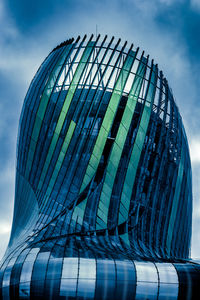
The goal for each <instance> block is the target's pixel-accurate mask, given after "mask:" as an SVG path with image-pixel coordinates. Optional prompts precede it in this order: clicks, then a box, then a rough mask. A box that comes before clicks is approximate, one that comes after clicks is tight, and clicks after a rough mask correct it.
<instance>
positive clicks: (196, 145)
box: [190, 136, 200, 167]
mask: <svg viewBox="0 0 200 300" xmlns="http://www.w3.org/2000/svg"><path fill="white" fill-rule="evenodd" d="M190 155H191V161H192V163H193V164H196V163H198V164H200V136H196V137H193V139H192V140H191V142H190ZM199 167H200V166H199Z"/></svg>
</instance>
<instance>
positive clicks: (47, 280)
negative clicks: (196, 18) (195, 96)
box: [0, 36, 200, 300]
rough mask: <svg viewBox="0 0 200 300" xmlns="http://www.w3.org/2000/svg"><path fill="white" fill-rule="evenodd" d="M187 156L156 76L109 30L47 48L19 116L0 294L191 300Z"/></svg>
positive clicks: (194, 276)
mask: <svg viewBox="0 0 200 300" xmlns="http://www.w3.org/2000/svg"><path fill="white" fill-rule="evenodd" d="M191 222H192V184H191V164H190V157H189V151H188V144H187V138H186V135H185V131H184V127H183V124H182V120H181V116H180V113H179V111H178V108H177V105H176V104H175V102H174V98H173V95H172V91H171V89H170V88H169V86H168V82H167V80H166V79H165V77H164V76H163V73H162V72H161V71H159V70H158V67H157V65H156V64H155V63H154V61H153V60H150V59H149V56H146V55H145V54H144V52H140V50H139V49H138V48H137V49H134V48H133V45H131V46H130V47H129V48H127V42H125V43H121V41H120V40H116V41H115V42H114V38H111V40H109V39H108V38H107V36H105V37H104V38H102V39H101V38H100V36H97V37H96V38H94V37H93V36H91V37H90V38H89V39H87V38H86V36H84V37H83V39H80V37H78V38H77V39H76V40H74V39H71V40H67V41H65V42H64V43H62V44H60V45H59V46H58V47H56V48H55V49H54V50H53V51H52V52H51V53H50V54H49V55H48V57H47V58H46V59H45V61H44V62H43V63H42V65H41V67H40V68H39V70H38V71H37V73H36V75H35V77H34V78H33V81H32V83H31V85H30V88H29V90H28V92H27V95H26V98H25V101H24V105H23V109H22V113H21V117H20V124H19V136H18V147H17V167H16V191H15V207H14V216H13V226H12V232H11V237H10V242H9V245H8V248H7V251H6V253H5V255H4V258H3V260H2V262H1V268H0V299H3V300H7V299H60V300H61V299H91V300H92V299H99V300H112V299H113V300H118V299H119V300H121V299H122V300H126V299H199V295H200V284H199V283H200V266H199V265H198V264H197V263H196V262H194V261H192V260H191V259H190V240H191Z"/></svg>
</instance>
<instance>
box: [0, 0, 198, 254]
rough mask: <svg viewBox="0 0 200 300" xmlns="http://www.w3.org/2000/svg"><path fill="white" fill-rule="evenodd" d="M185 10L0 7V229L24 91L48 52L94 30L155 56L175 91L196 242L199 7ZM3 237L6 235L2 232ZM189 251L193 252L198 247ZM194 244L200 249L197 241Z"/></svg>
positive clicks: (155, 2) (170, 1)
mask: <svg viewBox="0 0 200 300" xmlns="http://www.w3.org/2000/svg"><path fill="white" fill-rule="evenodd" d="M19 2H20V4H19ZM190 6H191V7H192V8H193V10H192V11H191V10H190V9H189V8H190V7H189V4H187V1H184V0H152V1H149V0H144V1H141V0H126V1H114V0H110V1H108V0H102V1H101V2H100V1H91V0H87V1H80V0H76V1H70V0H69V1H66V2H65V3H64V2H63V1H61V0H58V1H56V2H55V1H53V0H49V1H46V0H44V1H42V2H41V1H39V0H36V1H34V2H33V1H25V0H20V1H5V0H4V1H1V2H0V33H1V34H0V90H1V94H0V115H1V119H0V144H1V148H0V199H1V201H0V219H2V218H3V219H2V222H3V223H2V224H8V223H9V222H11V220H12V209H13V197H14V172H15V170H14V161H15V145H16V135H17V127H18V119H19V113H20V108H21V105H22V101H23V98H24V96H25V93H26V90H27V89H28V85H29V83H30V81H31V79H32V77H33V75H34V74H35V72H36V70H37V68H38V67H39V65H40V64H41V62H42V61H43V59H44V58H45V56H46V55H47V54H48V53H49V51H51V49H52V48H54V47H55V46H56V45H57V44H58V43H60V42H62V41H63V40H65V39H67V38H68V37H72V36H75V37H76V36H77V35H79V34H81V35H82V36H83V34H84V33H88V34H90V33H92V32H93V33H95V30H96V25H97V26H98V32H99V33H101V34H102V35H103V34H107V33H108V35H109V36H110V37H111V36H112V35H115V36H116V39H117V38H118V37H121V38H122V41H125V40H126V39H127V40H128V41H129V45H130V43H132V42H134V44H135V46H136V47H137V46H140V47H141V50H143V49H145V51H146V52H145V53H146V54H150V57H151V58H155V62H156V63H158V65H159V68H160V69H162V70H163V73H164V75H165V76H166V78H167V79H168V82H169V85H170V86H171V87H172V90H173V93H174V96H175V98H176V101H177V103H178V106H179V108H180V112H181V115H182V116H183V121H184V124H185V127H186V132H187V135H188V138H189V142H190V144H191V158H192V163H193V186H194V188H193V190H194V213H195V221H194V237H196V236H197V235H198V232H197V231H198V227H197V226H198V224H199V223H198V222H199V220H200V213H197V212H199V207H200V205H199V198H200V197H199V195H200V191H199V189H198V188H197V187H198V184H199V181H198V176H199V173H198V171H197V167H196V165H197V164H199V160H200V154H199V153H200V149H199V147H200V142H199V138H198V132H199V127H200V124H199V115H200V106H199V104H198V101H199V66H200V58H199V49H200V45H199V42H198V38H197V31H198V28H199V27H198V26H197V25H198V24H199V23H198V22H199V21H198V18H197V16H196V14H195V12H194V10H195V8H200V0H199V1H198V0H192V1H191V2H190ZM105 12H106V13H105ZM5 87H6V89H5ZM8 104H9V105H8ZM4 174H6V176H5V177H4ZM199 185H200V184H199ZM8 220H9V221H8ZM0 226H1V224H0ZM2 228H3V227H2ZM7 228H8V227H7ZM0 232H1V231H0ZM2 235H4V237H5V236H6V233H5V234H3V233H2ZM1 241H3V240H1ZM193 245H194V246H193V247H195V243H193ZM197 245H198V247H199V245H200V238H199V242H198V243H197ZM196 247H197V246H196ZM195 251H196V250H195Z"/></svg>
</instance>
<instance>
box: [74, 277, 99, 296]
mask: <svg viewBox="0 0 200 300" xmlns="http://www.w3.org/2000/svg"><path fill="white" fill-rule="evenodd" d="M95 283H96V280H94V279H80V278H79V280H78V290H77V296H78V297H81V299H82V297H83V299H93V298H94V293H95Z"/></svg>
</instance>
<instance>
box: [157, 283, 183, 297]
mask: <svg viewBox="0 0 200 300" xmlns="http://www.w3.org/2000/svg"><path fill="white" fill-rule="evenodd" d="M177 298H178V284H170V283H162V282H161V283H160V287H159V297H158V299H159V300H161V299H162V300H164V299H168V300H176V299H177Z"/></svg>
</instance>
